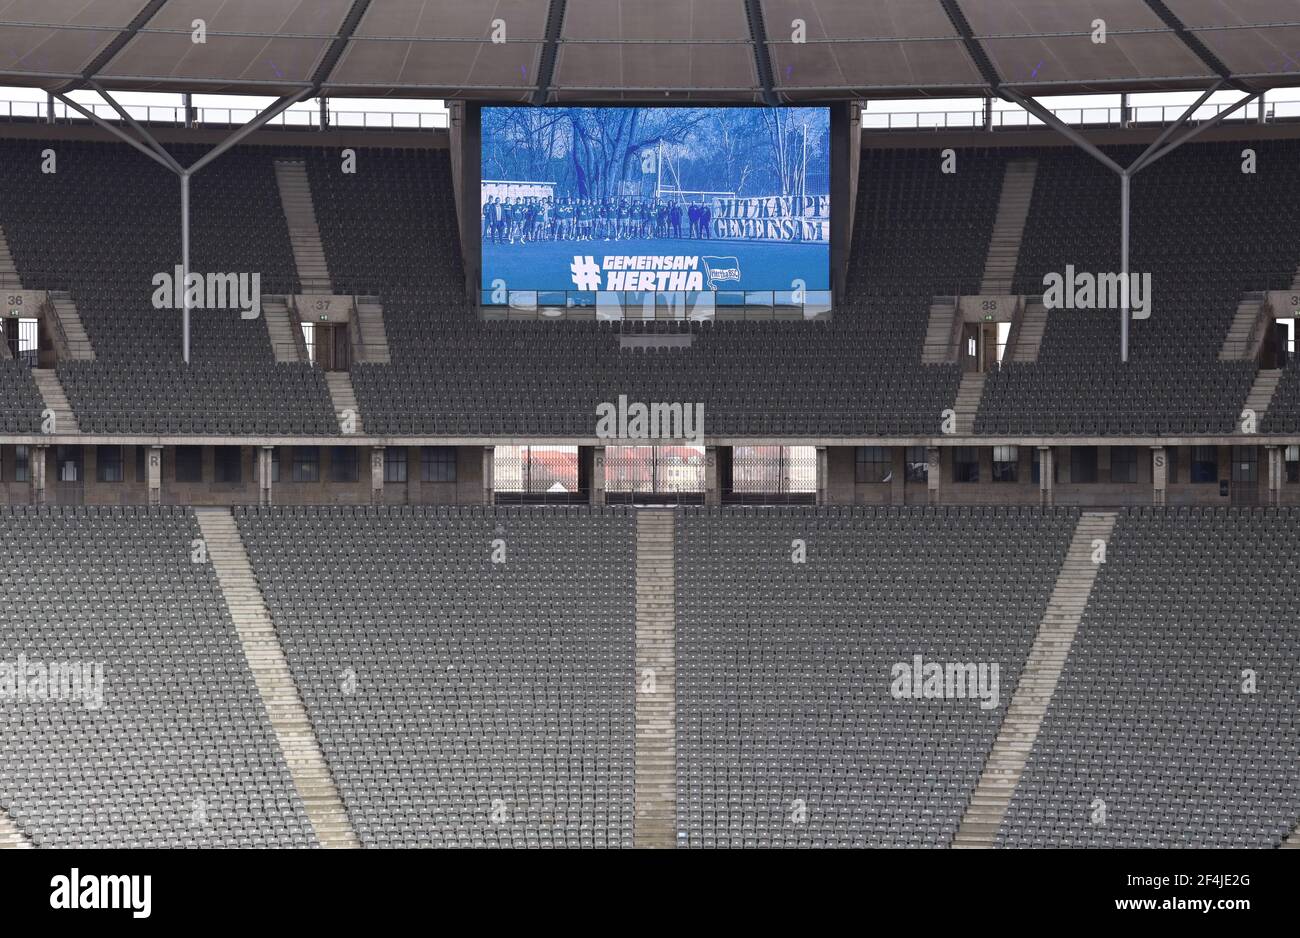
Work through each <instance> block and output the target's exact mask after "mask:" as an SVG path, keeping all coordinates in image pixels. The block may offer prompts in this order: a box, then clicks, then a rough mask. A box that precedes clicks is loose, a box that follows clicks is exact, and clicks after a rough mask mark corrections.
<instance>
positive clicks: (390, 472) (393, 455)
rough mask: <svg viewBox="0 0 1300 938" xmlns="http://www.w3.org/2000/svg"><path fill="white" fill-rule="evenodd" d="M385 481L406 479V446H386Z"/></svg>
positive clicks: (403, 480)
mask: <svg viewBox="0 0 1300 938" xmlns="http://www.w3.org/2000/svg"><path fill="white" fill-rule="evenodd" d="M384 481H385V482H405V481H406V447H405V446H386V447H384Z"/></svg>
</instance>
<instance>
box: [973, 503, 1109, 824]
mask: <svg viewBox="0 0 1300 938" xmlns="http://www.w3.org/2000/svg"><path fill="white" fill-rule="evenodd" d="M1115 518H1116V513H1115V512H1113V511H1108V512H1085V513H1084V514H1083V515H1081V516H1080V517H1079V523H1078V524H1077V525H1076V526H1075V529H1074V538H1073V540H1071V542H1070V548H1069V550H1068V551H1067V552H1066V555H1065V563H1064V564H1062V566H1061V572H1060V573H1059V574H1057V577H1056V586H1055V588H1054V589H1053V590H1052V597H1051V599H1050V600H1049V601H1048V604H1047V609H1046V611H1045V612H1044V613H1043V621H1042V623H1041V624H1040V625H1039V627H1038V634H1037V635H1036V636H1034V644H1033V647H1032V648H1031V649H1030V650H1029V657H1028V658H1027V659H1026V660H1025V668H1024V671H1023V672H1022V673H1021V675H1020V682H1019V684H1018V685H1017V686H1016V691H1015V694H1013V695H1012V697H1011V703H1010V704H1009V705H1008V707H1007V715H1006V717H1005V718H1004V719H1003V721H1002V727H1001V729H1000V730H999V731H998V737H997V739H996V740H995V741H994V743H993V749H992V751H990V752H989V757H988V759H987V761H986V762H985V763H984V771H983V772H982V773H981V774H980V780H979V783H978V784H977V785H976V786H975V791H974V793H973V794H972V795H971V800H970V804H968V805H967V806H966V814H965V815H964V816H963V817H962V820H961V825H960V826H959V827H958V828H957V834H956V836H955V837H954V838H953V842H952V845H953V847H954V848H959V849H977V848H987V847H992V846H993V843H994V840H995V838H996V837H997V833H998V827H999V826H1000V825H1001V824H1002V818H1003V817H1004V816H1005V815H1006V813H1007V808H1008V807H1009V806H1010V804H1011V796H1012V795H1013V794H1014V793H1015V790H1016V786H1017V785H1018V784H1019V783H1020V776H1021V773H1023V772H1024V769H1025V763H1026V762H1027V761H1028V759H1029V753H1030V750H1032V749H1033V748H1034V741H1035V740H1036V739H1037V738H1038V732H1039V730H1040V729H1041V728H1042V725H1043V717H1044V716H1046V715H1047V707H1048V704H1049V703H1051V700H1052V695H1053V694H1054V693H1055V692H1056V684H1057V682H1058V681H1059V680H1060V677H1061V671H1062V669H1063V668H1064V667H1065V659H1066V658H1067V657H1068V656H1069V654H1070V646H1071V645H1073V644H1074V637H1075V634H1076V633H1077V632H1078V629H1079V622H1080V620H1081V619H1082V617H1083V611H1084V609H1085V608H1086V607H1087V605H1088V598H1089V596H1091V595H1092V587H1093V584H1094V583H1095V582H1096V580H1097V574H1098V572H1099V571H1100V567H1101V565H1100V564H1096V563H1093V560H1092V556H1093V541H1094V540H1097V539H1101V540H1103V541H1108V540H1109V539H1110V535H1111V532H1112V531H1113V530H1114V528H1115Z"/></svg>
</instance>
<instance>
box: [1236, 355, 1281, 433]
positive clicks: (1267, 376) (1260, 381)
mask: <svg viewBox="0 0 1300 938" xmlns="http://www.w3.org/2000/svg"><path fill="white" fill-rule="evenodd" d="M1281 380H1282V369H1281V368H1261V369H1260V370H1259V373H1258V374H1256V375H1255V383H1254V384H1252V385H1251V386H1250V393H1249V394H1247V395H1246V403H1245V405H1244V407H1245V409H1246V410H1253V411H1254V412H1255V423H1256V426H1258V425H1259V424H1260V423H1262V422H1263V420H1264V415H1265V414H1266V413H1268V406H1269V405H1270V404H1271V403H1273V393H1274V392H1275V391H1276V390H1277V384H1278V382H1279V381H1281Z"/></svg>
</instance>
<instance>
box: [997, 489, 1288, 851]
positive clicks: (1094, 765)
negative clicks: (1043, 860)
mask: <svg viewBox="0 0 1300 938" xmlns="http://www.w3.org/2000/svg"><path fill="white" fill-rule="evenodd" d="M1297 532H1300V512H1297V511H1296V510H1294V509H1255V510H1228V509H1217V510H1215V509H1186V508H1184V509H1177V510H1172V509H1171V510H1158V509H1130V510H1128V511H1124V512H1121V513H1120V515H1119V519H1118V521H1117V523H1116V526H1115V531H1114V533H1113V535H1112V537H1111V541H1110V544H1109V550H1108V552H1107V562H1106V564H1105V566H1104V567H1103V569H1102V571H1101V574H1100V576H1099V577H1098V578H1097V582H1096V585H1095V586H1094V588H1093V593H1092V598H1091V601H1090V602H1089V604H1088V608H1087V611H1086V613H1085V614H1084V617H1083V621H1082V624H1081V626H1080V629H1079V634H1078V637H1077V638H1076V639H1075V641H1074V645H1073V648H1072V650H1071V652H1070V656H1069V659H1068V660H1067V662H1066V666H1065V670H1064V671H1063V673H1062V675H1061V680H1060V684H1059V685H1058V688H1057V691H1056V694H1055V696H1054V697H1053V699H1052V702H1051V706H1050V708H1049V710H1048V714H1047V718H1046V720H1045V721H1044V724H1043V727H1042V730H1041V731H1040V733H1039V736H1038V740H1037V743H1036V745H1035V746H1034V749H1033V751H1032V753H1031V754H1030V757H1029V763H1028V765H1027V767H1026V769H1025V772H1024V775H1023V777H1022V779H1021V782H1020V785H1019V787H1018V788H1017V790H1016V793H1015V795H1014V797H1013V798H1012V801H1011V807H1010V809H1009V811H1008V812H1007V816H1006V818H1005V819H1004V820H1003V823H1002V828H1001V830H1000V831H999V835H998V841H999V843H1000V844H1001V845H1004V846H1011V847H1042V846H1061V847H1189V846H1203V847H1276V846H1278V845H1279V844H1280V843H1281V841H1282V838H1283V837H1285V836H1286V834H1287V832H1288V831H1289V830H1290V829H1291V828H1292V827H1294V826H1295V823H1296V818H1297V817H1300V771H1298V769H1300V761H1298V759H1300V756H1298V755H1297V753H1300V706H1298V704H1300V629H1298V628H1297V625H1296V623H1297V613H1298V612H1300V587H1298V586H1297V571H1296V563H1297V562H1296V559H1295V558H1296V549H1295V542H1296V538H1297ZM1247 671H1251V672H1254V674H1255V675H1256V683H1255V685H1254V690H1253V691H1252V692H1249V693H1248V692H1246V685H1247V682H1248V680H1249V679H1248V677H1247V674H1246V672H1247Z"/></svg>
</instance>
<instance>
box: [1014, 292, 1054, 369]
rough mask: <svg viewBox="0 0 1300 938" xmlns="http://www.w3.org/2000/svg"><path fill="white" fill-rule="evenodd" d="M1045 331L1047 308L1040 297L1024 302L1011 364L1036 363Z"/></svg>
mask: <svg viewBox="0 0 1300 938" xmlns="http://www.w3.org/2000/svg"><path fill="white" fill-rule="evenodd" d="M1046 331H1047V307H1046V306H1044V305H1043V298H1042V297H1034V298H1032V299H1026V300H1025V308H1024V312H1022V313H1021V314H1020V328H1019V329H1018V330H1017V331H1016V337H1015V345H1014V346H1013V347H1012V349H1011V362H1012V363H1013V364H1020V363H1022V362H1036V361H1038V350H1039V349H1041V348H1042V347H1043V333H1044V332H1046Z"/></svg>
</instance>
